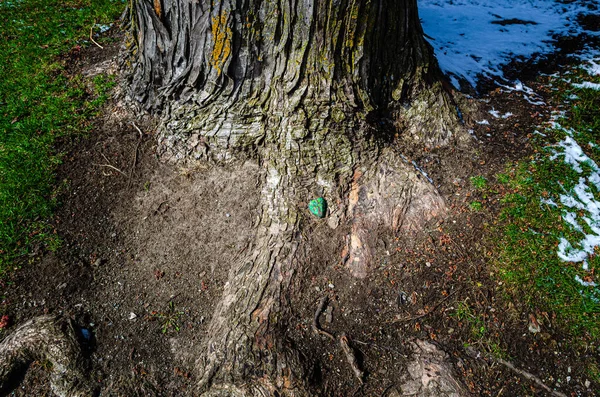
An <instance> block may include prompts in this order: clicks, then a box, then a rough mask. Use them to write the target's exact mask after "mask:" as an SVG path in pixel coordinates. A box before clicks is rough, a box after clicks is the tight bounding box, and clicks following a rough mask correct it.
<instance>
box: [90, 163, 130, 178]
mask: <svg viewBox="0 0 600 397" xmlns="http://www.w3.org/2000/svg"><path fill="white" fill-rule="evenodd" d="M93 165H95V166H97V167H107V168H111V169H113V170H115V171H117V172H120V173H121V174H123V175H124V176H127V174H126V173H124V172H123V171H121V170H120V169H118V168H117V167H114V166H112V165H110V164H96V163H93Z"/></svg>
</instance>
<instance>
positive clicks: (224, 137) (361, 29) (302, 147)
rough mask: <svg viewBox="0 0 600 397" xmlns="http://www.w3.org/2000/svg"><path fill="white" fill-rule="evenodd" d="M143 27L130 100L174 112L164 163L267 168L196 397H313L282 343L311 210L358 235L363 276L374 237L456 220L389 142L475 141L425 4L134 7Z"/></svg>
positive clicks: (354, 238) (224, 1)
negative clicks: (447, 78) (451, 91)
mask: <svg viewBox="0 0 600 397" xmlns="http://www.w3.org/2000/svg"><path fill="white" fill-rule="evenodd" d="M134 16H135V19H134V37H135V39H136V41H137V46H136V47H135V51H136V52H135V58H134V70H133V73H132V74H131V93H132V96H133V97H134V98H136V99H137V100H138V101H139V102H141V103H143V104H144V106H146V108H147V109H149V110H151V111H153V112H155V113H157V114H161V115H162V120H163V121H162V125H161V128H160V133H159V153H160V155H161V156H162V158H163V159H164V160H165V161H173V162H176V161H187V160H190V159H199V158H210V159H212V160H216V161H229V160H232V159H234V158H238V157H252V158H254V159H256V161H258V162H260V163H261V164H262V165H263V168H264V170H265V171H264V175H263V189H262V196H261V209H262V215H261V216H260V219H259V220H258V221H257V224H256V228H257V232H256V238H255V240H254V242H253V243H252V244H251V246H250V247H248V249H246V250H245V251H244V252H245V254H244V255H243V256H242V257H241V258H240V259H239V260H238V261H237V262H236V263H233V264H232V267H231V270H230V275H229V280H228V282H227V283H226V285H225V287H224V291H223V296H222V300H221V301H220V303H219V304H218V305H217V308H216V310H215V313H214V314H213V316H212V319H211V322H210V325H209V331H208V335H209V336H208V338H207V340H205V341H204V343H203V346H202V349H201V350H200V351H199V352H198V355H199V358H198V360H197V369H198V373H199V375H200V376H199V378H200V384H199V388H200V390H201V391H202V392H205V393H206V395H223V396H232V395H240V396H241V395H253V396H263V395H264V396H266V395H290V396H292V395H293V396H301V395H308V394H310V390H308V388H307V387H308V386H307V385H306V384H305V379H306V376H305V375H306V374H305V370H304V368H303V365H302V359H301V357H299V356H298V354H297V353H296V352H295V350H294V349H293V347H292V346H290V345H289V344H288V342H287V340H286V338H285V335H284V330H285V328H286V327H285V324H286V313H287V307H286V302H285V299H284V295H285V294H284V292H285V290H286V288H287V287H288V285H289V283H290V280H291V278H292V277H293V275H294V273H295V272H297V271H298V268H299V266H302V263H301V261H300V260H298V257H297V255H296V252H297V250H298V247H299V246H300V244H302V243H303V242H302V240H301V237H300V233H299V230H300V228H301V225H302V222H303V220H304V219H305V218H306V217H307V216H309V215H308V212H307V210H306V204H304V205H301V204H300V203H307V202H308V201H309V200H310V199H311V198H315V197H319V196H323V197H325V198H326V200H327V202H328V203H329V211H328V220H327V221H328V223H329V224H330V226H331V227H333V228H335V227H337V225H338V224H345V225H347V227H348V229H349V230H350V232H349V234H348V237H347V239H346V240H347V247H346V250H347V255H346V259H347V260H346V264H347V267H348V270H349V271H350V272H351V273H352V274H354V275H355V276H356V277H365V276H366V275H367V274H368V272H369V269H370V263H371V255H372V254H371V246H370V241H369V239H370V235H369V233H368V230H370V229H372V228H373V227H381V226H386V227H388V228H389V229H390V230H395V231H398V230H405V231H410V230H414V229H418V227H419V225H421V224H422V223H423V221H426V220H427V219H430V218H432V217H433V216H436V215H439V214H441V213H443V211H444V208H445V207H444V202H443V200H442V199H441V198H440V196H439V195H438V193H437V191H436V189H435V187H433V186H432V185H431V184H430V183H429V182H428V181H427V180H426V179H425V178H423V176H422V175H420V174H419V173H418V172H417V171H416V170H415V169H414V167H413V166H412V165H411V164H410V163H409V162H407V161H406V160H404V159H403V157H402V156H400V155H399V154H398V153H397V151H396V149H395V148H394V147H393V145H391V142H392V141H394V140H395V141H404V142H410V143H411V144H415V143H418V144H420V145H424V146H438V145H445V144H448V143H451V142H454V141H455V140H457V139H459V138H460V139H462V137H463V134H462V132H460V131H461V130H460V128H459V122H458V119H457V117H456V110H455V105H454V102H453V101H452V99H451V97H450V96H449V95H448V93H446V92H445V91H444V89H443V86H442V84H441V81H440V72H439V70H438V67H437V64H436V61H435V59H434V57H433V53H432V50H431V48H430V46H429V45H428V44H427V43H426V42H425V40H424V39H423V34H422V30H421V26H420V22H419V17H418V13H417V6H416V0H380V1H368V0H352V1H351V0H335V1H334V0H287V1H262V0H246V1H242V0H237V1H233V0H211V1H209V0H136V1H135V2H134ZM432 108H433V109H435V110H434V111H432V110H431V109H432ZM396 134H397V135H399V136H398V138H397V139H396V138H395V135H396Z"/></svg>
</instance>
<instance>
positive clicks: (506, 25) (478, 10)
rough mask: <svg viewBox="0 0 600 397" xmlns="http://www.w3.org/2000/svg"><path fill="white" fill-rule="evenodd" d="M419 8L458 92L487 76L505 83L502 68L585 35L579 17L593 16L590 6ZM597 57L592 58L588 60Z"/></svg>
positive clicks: (474, 3)
mask: <svg viewBox="0 0 600 397" xmlns="http://www.w3.org/2000/svg"><path fill="white" fill-rule="evenodd" d="M418 3H419V15H420V17H421V19H422V23H423V29H424V31H425V33H426V34H427V36H428V37H429V39H428V40H429V42H430V44H431V45H432V46H433V47H434V49H435V54H436V56H437V59H438V61H439V63H440V66H441V68H442V70H443V71H444V72H445V73H446V74H448V75H449V77H450V80H451V82H452V84H453V85H454V86H455V87H457V88H459V81H460V80H461V79H464V80H466V82H468V83H469V84H470V85H471V86H473V87H476V85H477V79H478V78H479V76H481V75H484V76H487V77H492V78H493V77H498V78H500V79H503V78H504V76H503V72H502V68H501V66H502V65H504V64H507V63H508V62H510V61H511V60H514V59H518V58H531V57H532V56H534V55H536V54H539V55H540V56H543V55H545V54H549V53H551V52H553V51H554V49H555V48H554V42H555V40H554V38H553V37H554V36H560V35H571V36H572V35H576V34H579V33H582V32H583V31H584V30H583V28H582V27H581V26H579V24H578V23H577V20H578V18H577V16H578V14H590V13H592V12H593V11H591V10H589V9H588V8H587V3H586V2H585V1H576V2H569V3H566V2H558V1H553V0H494V1H488V0H452V1H450V0H418ZM586 33H587V34H588V35H596V34H598V33H597V32H589V31H586ZM597 55H598V54H597V53H596V54H594V53H592V52H588V53H586V54H585V59H588V60H589V59H594V56H597ZM582 57H583V55H582ZM590 68H592V70H594V71H596V70H598V69H597V68H600V67H599V66H598V64H597V63H596V64H592V65H591V66H590ZM534 101H535V100H534Z"/></svg>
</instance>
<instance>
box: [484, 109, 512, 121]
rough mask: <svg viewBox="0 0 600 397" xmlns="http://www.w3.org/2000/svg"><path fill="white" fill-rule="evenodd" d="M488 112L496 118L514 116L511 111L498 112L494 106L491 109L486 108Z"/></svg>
mask: <svg viewBox="0 0 600 397" xmlns="http://www.w3.org/2000/svg"><path fill="white" fill-rule="evenodd" d="M488 113H489V114H491V115H492V116H494V117H495V118H497V119H507V118H509V117H511V116H514V115H513V114H512V113H511V112H506V113H504V114H500V112H498V111H497V110H495V109H494V108H492V110H488Z"/></svg>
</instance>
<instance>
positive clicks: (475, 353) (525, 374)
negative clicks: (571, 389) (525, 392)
mask: <svg viewBox="0 0 600 397" xmlns="http://www.w3.org/2000/svg"><path fill="white" fill-rule="evenodd" d="M467 353H469V355H471V356H472V357H474V358H482V356H483V357H485V358H487V359H488V360H491V361H494V362H497V363H498V364H502V365H504V366H505V367H506V368H508V369H510V370H511V371H513V372H515V373H517V374H519V375H521V376H522V377H524V378H526V379H528V380H532V381H533V382H535V383H536V384H537V385H538V386H539V387H541V388H542V389H544V390H546V391H547V392H548V393H550V395H552V396H555V397H567V395H566V394H564V393H561V392H559V391H556V390H552V389H551V388H550V387H548V386H546V384H545V383H544V382H542V380H541V379H540V378H538V377H537V376H535V375H534V374H532V373H530V372H527V371H524V370H522V369H519V368H517V367H515V366H514V365H513V364H512V363H511V362H509V361H506V360H503V359H501V358H496V357H494V356H492V355H490V354H483V355H482V353H480V352H478V351H477V350H475V349H473V348H472V347H469V348H467Z"/></svg>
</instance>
